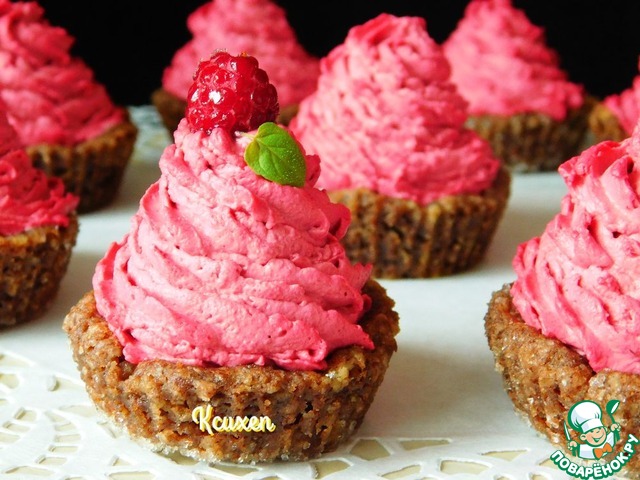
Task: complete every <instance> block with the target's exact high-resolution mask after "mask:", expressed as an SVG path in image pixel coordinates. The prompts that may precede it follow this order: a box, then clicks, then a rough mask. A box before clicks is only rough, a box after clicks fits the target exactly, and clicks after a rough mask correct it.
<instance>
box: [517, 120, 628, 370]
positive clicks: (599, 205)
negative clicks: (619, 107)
mask: <svg viewBox="0 0 640 480" xmlns="http://www.w3.org/2000/svg"><path fill="white" fill-rule="evenodd" d="M559 171H560V173H561V175H562V176H563V178H564V180H565V183H566V184H567V187H568V193H567V195H566V196H565V197H564V199H563V201H562V207H561V211H560V213H559V214H558V215H557V216H556V217H555V218H554V219H553V220H552V221H551V222H550V223H549V224H548V225H547V228H546V229H545V231H544V233H543V234H542V235H541V236H540V237H537V238H534V239H532V240H530V241H528V242H526V243H523V244H522V245H520V246H519V248H518V252H517V254H516V256H515V258H514V260H513V266H514V269H515V272H516V274H517V280H516V281H515V282H514V284H513V287H512V289H511V294H512V296H513V302H514V304H515V305H516V307H517V309H518V311H519V312H520V314H521V315H522V318H523V319H524V321H525V322H526V323H527V324H529V325H531V326H532V327H534V328H536V329H538V330H540V331H541V332H542V333H543V334H544V335H545V336H547V337H550V338H557V339H559V340H560V341H561V342H563V343H565V344H567V345H570V346H572V347H573V348H575V349H576V350H577V351H578V352H579V353H580V354H582V355H584V356H585V357H586V359H587V360H588V361H589V364H590V365H591V367H592V368H593V369H594V370H595V371H600V370H603V369H610V370H617V371H621V372H627V373H635V374H638V373H640V282H638V278H639V277H640V130H638V129H637V128H636V130H635V132H634V134H633V137H630V138H628V139H626V140H624V141H623V142H621V143H616V142H602V143H600V144H598V145H595V146H593V147H591V148H589V149H587V150H585V151H584V152H583V153H582V154H581V155H580V156H577V157H574V158H572V159H571V160H569V161H567V162H565V163H564V164H563V165H561V166H560V169H559Z"/></svg>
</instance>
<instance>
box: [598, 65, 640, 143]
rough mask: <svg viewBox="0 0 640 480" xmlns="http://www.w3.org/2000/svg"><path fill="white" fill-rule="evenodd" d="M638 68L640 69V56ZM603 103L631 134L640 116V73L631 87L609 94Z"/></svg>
mask: <svg viewBox="0 0 640 480" xmlns="http://www.w3.org/2000/svg"><path fill="white" fill-rule="evenodd" d="M638 70H640V58H639V59H638ZM603 103H604V105H605V106H606V107H607V108H608V109H609V110H611V112H613V114H614V115H615V116H616V117H617V119H618V121H619V122H620V126H621V127H622V128H623V129H624V131H625V132H627V134H629V135H631V133H632V132H633V129H634V127H635V126H636V123H638V119H639V118H640V74H639V75H636V77H635V78H634V79H633V83H632V85H631V86H630V87H629V88H627V89H626V90H624V91H622V92H620V93H619V94H613V95H609V96H608V97H606V98H605V99H604V100H603Z"/></svg>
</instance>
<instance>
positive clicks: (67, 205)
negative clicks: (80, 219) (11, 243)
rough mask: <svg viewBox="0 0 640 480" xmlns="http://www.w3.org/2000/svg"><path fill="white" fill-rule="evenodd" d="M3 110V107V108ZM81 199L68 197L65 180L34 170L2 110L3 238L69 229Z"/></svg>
mask: <svg viewBox="0 0 640 480" xmlns="http://www.w3.org/2000/svg"><path fill="white" fill-rule="evenodd" d="M2 108H4V107H2ZM78 200H79V199H78V198H77V197H76V196H74V195H72V194H70V193H65V191H64V185H63V184H62V180H60V179H58V178H49V177H47V176H46V174H45V173H44V172H43V171H41V170H38V169H36V168H34V167H33V166H32V165H31V160H30V158H29V156H28V155H27V153H26V152H25V151H24V149H23V148H21V146H20V144H19V143H18V141H17V135H16V132H15V130H14V129H13V128H12V127H11V125H9V123H8V121H7V117H6V114H5V111H4V110H3V109H1V110H0V235H5V236H6V235H14V234H18V233H22V232H24V231H26V230H29V229H32V228H36V227H44V226H52V225H53V226H56V225H57V226H61V227H66V226H67V225H69V215H70V214H71V213H72V212H73V211H74V210H75V208H76V207H77V205H78Z"/></svg>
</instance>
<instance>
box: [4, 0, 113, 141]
mask: <svg viewBox="0 0 640 480" xmlns="http://www.w3.org/2000/svg"><path fill="white" fill-rule="evenodd" d="M72 43H73V38H72V37H71V36H70V35H69V34H68V33H67V32H66V31H65V30H64V29H62V28H60V27H54V26H52V25H50V24H49V22H48V21H47V20H46V19H45V18H44V10H43V9H42V8H41V7H40V6H39V5H38V4H37V3H36V2H10V1H9V0H0V97H1V98H2V100H3V101H4V102H5V103H6V105H7V109H8V113H7V114H8V117H9V122H10V123H11V124H12V125H13V127H14V128H15V129H16V131H17V132H18V135H19V137H20V140H21V142H22V143H23V144H24V145H36V144H62V145H74V144H77V143H80V142H83V141H85V140H87V139H89V138H93V137H96V136H98V135H100V134H102V133H104V132H105V131H106V130H108V129H109V128H110V127H112V126H114V125H116V124H117V123H120V122H121V121H122V119H123V118H124V113H125V112H124V110H123V109H121V108H118V107H116V106H114V105H113V103H112V102H111V99H110V98H109V96H108V95H107V92H106V90H105V88H104V87H103V86H102V85H100V84H99V83H97V82H96V80H95V79H94V76H93V72H92V71H91V69H89V67H88V66H87V65H85V64H84V63H83V61H82V60H80V59H78V58H74V57H72V56H71V54H70V51H69V50H70V48H71V45H72Z"/></svg>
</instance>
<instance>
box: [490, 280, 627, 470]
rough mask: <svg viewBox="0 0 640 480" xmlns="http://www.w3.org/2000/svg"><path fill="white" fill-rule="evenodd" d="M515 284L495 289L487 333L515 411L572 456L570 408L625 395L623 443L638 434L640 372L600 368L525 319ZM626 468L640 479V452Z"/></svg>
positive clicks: (620, 418) (619, 415)
mask: <svg viewBox="0 0 640 480" xmlns="http://www.w3.org/2000/svg"><path fill="white" fill-rule="evenodd" d="M510 288H511V285H510V284H507V285H504V286H503V287H502V289H501V290H498V291H496V292H494V293H493V295H492V298H491V301H490V302H489V307H488V312H487V314H486V316H485V332H486V336H487V340H488V343H489V347H490V349H491V351H492V352H493V355H494V359H495V366H496V370H497V371H498V372H500V374H501V375H502V378H503V382H504V386H505V389H506V391H507V393H508V394H509V397H510V398H511V400H512V401H513V404H514V407H515V411H516V412H517V413H518V414H519V415H521V416H522V418H524V419H525V421H527V422H528V423H529V424H530V425H532V426H533V428H535V429H536V430H537V431H538V432H540V433H542V434H544V435H545V436H546V437H547V438H548V439H549V440H550V441H551V443H553V444H554V446H556V447H558V448H560V449H561V450H563V451H564V452H565V454H566V455H567V456H570V455H571V452H570V451H569V450H568V449H567V440H566V437H565V432H564V421H565V419H566V416H567V414H568V412H569V409H570V408H571V407H572V406H573V405H574V404H575V403H577V402H579V401H582V400H593V401H595V402H596V403H598V404H599V405H600V406H601V407H602V408H604V406H605V405H606V403H607V402H608V401H609V400H612V399H616V400H619V401H620V405H619V407H618V410H617V411H616V412H615V414H614V418H615V420H616V422H617V423H619V424H620V428H621V430H620V431H621V437H620V438H621V440H620V442H619V444H618V448H620V445H624V442H623V440H625V441H626V439H627V438H628V435H629V434H633V435H634V436H636V437H638V433H639V432H640V376H638V375H634V374H628V373H622V372H616V371H611V370H602V371H600V372H598V373H595V372H594V371H593V370H592V369H591V367H590V366H589V363H588V362H587V360H586V359H585V358H584V357H583V356H581V355H580V354H578V353H577V352H576V351H575V350H574V349H573V348H571V347H569V346H567V345H565V344H564V343H562V342H560V341H558V340H556V339H552V338H547V337H545V336H544V335H543V334H542V333H540V332H539V331H538V330H536V329H534V328H532V327H530V326H529V325H527V324H526V323H524V321H523V320H522V317H521V316H520V314H519V313H518V311H517V310H516V308H515V306H514V305H513V303H512V299H511V294H510ZM607 421H608V419H607ZM605 424H607V425H608V423H606V422H605ZM620 473H621V474H626V475H627V476H628V477H629V478H640V455H635V456H634V457H633V458H632V459H631V461H630V462H629V463H627V464H626V465H625V467H624V469H623V470H622V471H621V472H620Z"/></svg>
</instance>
